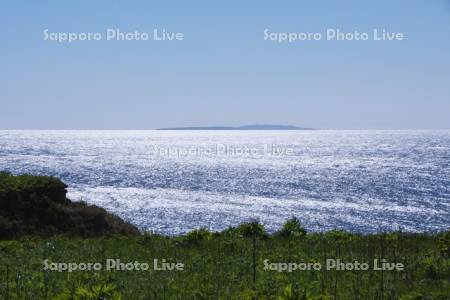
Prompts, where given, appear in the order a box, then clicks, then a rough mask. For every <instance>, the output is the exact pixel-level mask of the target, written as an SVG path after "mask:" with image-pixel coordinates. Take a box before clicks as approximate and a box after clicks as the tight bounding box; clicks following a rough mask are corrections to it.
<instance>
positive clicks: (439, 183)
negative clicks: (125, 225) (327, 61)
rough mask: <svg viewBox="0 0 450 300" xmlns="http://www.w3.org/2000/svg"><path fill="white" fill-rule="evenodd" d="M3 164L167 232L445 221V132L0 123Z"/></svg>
mask: <svg viewBox="0 0 450 300" xmlns="http://www.w3.org/2000/svg"><path fill="white" fill-rule="evenodd" d="M273 147H275V148H276V151H273ZM0 170H5V171H9V172H12V173H14V174H21V173H31V174H41V175H53V176H57V177H59V178H61V179H62V180H63V181H64V182H66V183H67V184H68V185H69V195H68V196H69V198H71V199H72V200H76V201H77V200H84V201H87V202H88V203H92V204H97V205H99V206H102V207H104V208H106V209H107V210H109V211H111V212H114V213H117V214H118V215H120V216H121V217H123V218H125V219H127V220H129V221H130V222H132V223H134V224H136V225H137V226H139V227H140V228H142V229H145V230H150V231H153V232H158V233H163V234H170V235H173V234H181V233H184V232H187V231H189V230H192V229H194V228H199V227H207V228H210V229H212V230H221V229H224V228H226V227H228V226H234V225H237V224H239V223H241V222H243V221H248V220H251V219H259V220H260V221H261V222H262V223H263V224H264V225H265V226H266V227H267V228H268V229H269V230H270V231H274V230H276V229H277V228H279V227H280V226H281V224H282V223H283V222H284V221H285V220H286V219H288V218H290V217H291V216H296V217H298V218H300V219H301V220H302V222H303V223H304V224H305V226H306V227H307V228H308V229H309V230H314V231H318V230H327V229H332V228H340V229H346V230H351V231H355V232H365V233H368V232H376V231H380V230H398V229H402V230H405V231H437V230H442V229H447V228H449V227H450V131H322V130H316V131H236V130H233V131H156V130H155V131H0Z"/></svg>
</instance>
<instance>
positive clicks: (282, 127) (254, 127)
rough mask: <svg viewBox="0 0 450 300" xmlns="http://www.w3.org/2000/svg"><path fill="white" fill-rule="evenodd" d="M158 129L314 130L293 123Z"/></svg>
mask: <svg viewBox="0 0 450 300" xmlns="http://www.w3.org/2000/svg"><path fill="white" fill-rule="evenodd" d="M157 130H313V128H304V127H298V126H293V125H272V124H255V125H243V126H192V127H166V128H158V129H157Z"/></svg>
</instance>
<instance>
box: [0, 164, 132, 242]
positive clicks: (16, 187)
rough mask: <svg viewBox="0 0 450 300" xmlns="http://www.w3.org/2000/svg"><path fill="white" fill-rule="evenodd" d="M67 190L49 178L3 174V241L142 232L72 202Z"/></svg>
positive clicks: (0, 179)
mask: <svg viewBox="0 0 450 300" xmlns="http://www.w3.org/2000/svg"><path fill="white" fill-rule="evenodd" d="M66 188H67V186H66V185H65V184H64V183H63V182H62V181H60V180H59V179H57V178H54V177H48V176H32V175H20V176H14V175H11V174H9V173H5V172H0V208H1V209H0V239H11V238H19V237H22V236H26V235H39V236H52V235H57V234H64V235H69V236H79V237H100V236H110V235H135V234H138V233H139V231H138V229H137V228H136V227H135V226H133V225H131V224H129V223H127V222H125V221H124V220H122V219H121V218H119V217H117V216H115V215H113V214H110V213H108V212H107V211H106V210H105V209H103V208H101V207H98V206H95V205H87V204H86V203H84V202H72V201H70V200H69V199H67V198H66V193H67V190H66Z"/></svg>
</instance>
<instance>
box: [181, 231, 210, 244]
mask: <svg viewBox="0 0 450 300" xmlns="http://www.w3.org/2000/svg"><path fill="white" fill-rule="evenodd" d="M211 237H212V233H211V232H210V231H209V230H208V229H207V228H199V229H194V230H192V231H189V232H188V233H187V234H186V235H185V236H183V237H182V241H183V242H184V243H186V244H197V243H199V242H201V241H204V240H209V239H211Z"/></svg>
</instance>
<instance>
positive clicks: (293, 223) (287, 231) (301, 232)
mask: <svg viewBox="0 0 450 300" xmlns="http://www.w3.org/2000/svg"><path fill="white" fill-rule="evenodd" d="M277 235H279V236H283V237H304V236H305V235H306V230H305V228H303V226H302V224H301V223H300V220H299V219H297V218H296V217H293V218H291V219H289V220H288V221H287V222H286V223H284V225H283V227H282V228H281V229H280V230H279V231H278V232H277Z"/></svg>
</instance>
